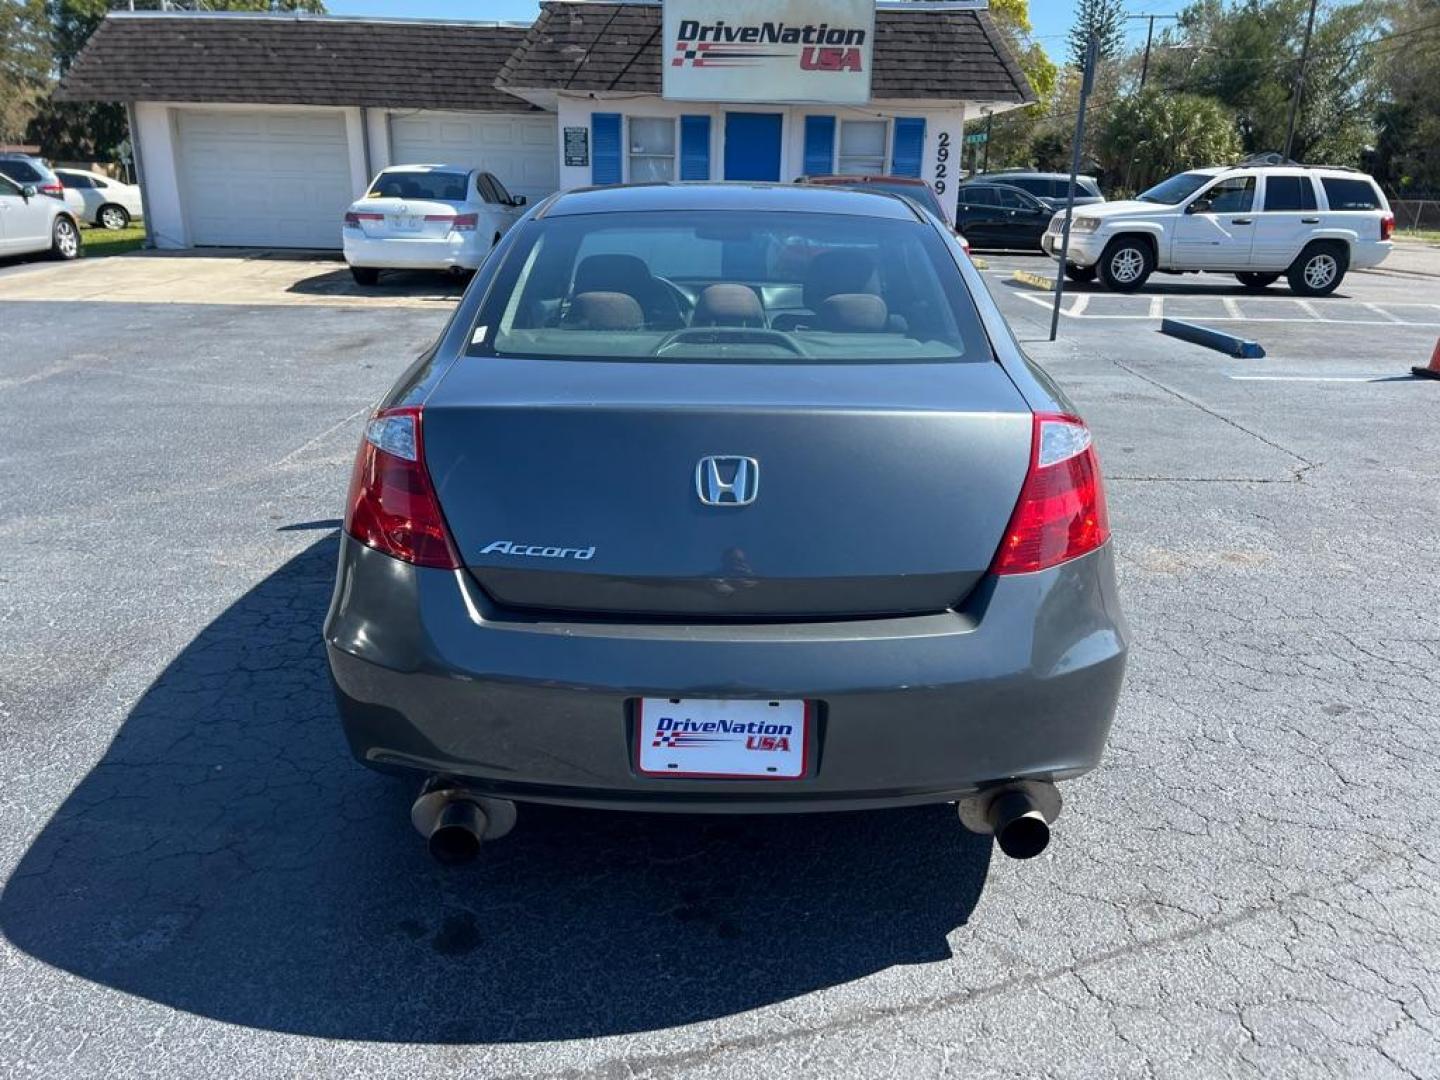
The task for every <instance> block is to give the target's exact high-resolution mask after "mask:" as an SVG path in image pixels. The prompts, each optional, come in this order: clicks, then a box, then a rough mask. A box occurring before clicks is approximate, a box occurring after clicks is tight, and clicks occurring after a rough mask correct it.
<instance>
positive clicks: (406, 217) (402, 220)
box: [390, 214, 420, 232]
mask: <svg viewBox="0 0 1440 1080" xmlns="http://www.w3.org/2000/svg"><path fill="white" fill-rule="evenodd" d="M390 220H391V221H392V222H393V223H394V225H395V228H397V229H400V230H402V231H404V232H419V231H420V215H419V214H396V215H395V216H394V217H392V218H391V219H390Z"/></svg>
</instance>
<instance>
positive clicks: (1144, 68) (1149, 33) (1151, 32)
mask: <svg viewBox="0 0 1440 1080" xmlns="http://www.w3.org/2000/svg"><path fill="white" fill-rule="evenodd" d="M1125 18H1127V19H1144V20H1145V21H1146V22H1147V23H1149V26H1148V27H1147V28H1146V30H1145V59H1143V60H1141V61H1140V89H1141V90H1144V89H1145V78H1146V76H1147V75H1149V74H1150V42H1151V41H1153V40H1154V38H1155V20H1156V19H1174V20H1176V21H1177V22H1178V21H1179V19H1180V16H1179V15H1150V14H1142V15H1126V16H1125Z"/></svg>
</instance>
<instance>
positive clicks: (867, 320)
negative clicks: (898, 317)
mask: <svg viewBox="0 0 1440 1080" xmlns="http://www.w3.org/2000/svg"><path fill="white" fill-rule="evenodd" d="M816 314H817V315H819V317H820V328H821V329H822V330H841V331H851V332H853V331H868V330H884V329H886V325H887V322H888V320H889V318H890V309H889V308H888V307H886V305H885V301H884V300H881V299H880V297H878V296H876V295H875V294H874V293H836V294H835V295H834V296H831V297H827V298H826V299H825V300H824V301H822V302H821V304H820V310H819V311H818V312H816Z"/></svg>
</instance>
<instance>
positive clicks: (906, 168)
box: [890, 116, 925, 176]
mask: <svg viewBox="0 0 1440 1080" xmlns="http://www.w3.org/2000/svg"><path fill="white" fill-rule="evenodd" d="M924 157H925V118H924V117H923V116H897V117H896V118H895V143H894V146H893V147H892V148H891V151H890V172H891V174H892V175H894V176H919V175H920V165H921V163H922V161H923V159H924Z"/></svg>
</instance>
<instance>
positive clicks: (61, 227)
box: [55, 221, 77, 256]
mask: <svg viewBox="0 0 1440 1080" xmlns="http://www.w3.org/2000/svg"><path fill="white" fill-rule="evenodd" d="M55 246H56V247H58V248H59V249H60V254H62V255H66V256H69V255H74V254H75V249H76V246H77V245H76V241H75V230H74V229H73V228H71V227H70V224H69V223H68V222H64V221H62V222H60V223H59V224H58V225H56V226H55Z"/></svg>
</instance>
